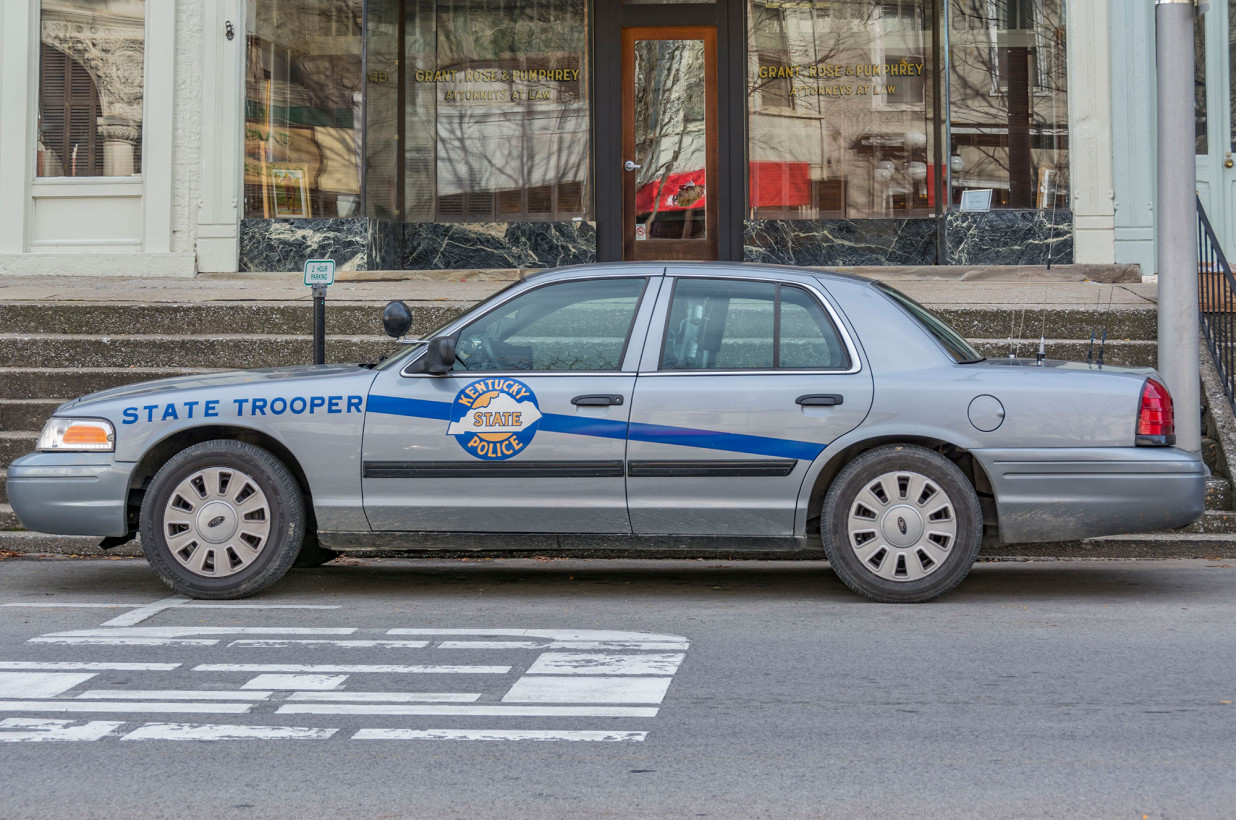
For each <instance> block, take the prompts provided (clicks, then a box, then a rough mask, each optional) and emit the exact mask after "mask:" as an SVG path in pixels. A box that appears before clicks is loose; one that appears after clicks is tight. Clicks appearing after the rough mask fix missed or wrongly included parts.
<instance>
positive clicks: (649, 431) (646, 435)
mask: <svg viewBox="0 0 1236 820" xmlns="http://www.w3.org/2000/svg"><path fill="white" fill-rule="evenodd" d="M366 409H367V410H368V411H369V412H371V413H382V414H384V415H389V416H410V417H412V418H420V419H434V420H437V421H450V419H451V405H450V403H449V402H442V401H426V400H424V399H406V398H400V397H398V396H378V395H371V396H370V397H369V401H368V403H367V404H366ZM539 429H541V430H545V431H548V432H553V433H568V434H570V435H576V436H594V437H597V438H617V439H621V438H630V439H631V440H632V441H646V442H651V443H653V444H673V445H677V446H679V447H699V448H701V449H705V450H723V451H726V452H730V453H744V454H747V455H756V456H769V457H771V458H795V459H802V460H805V461H812V460H814V459H815V458H816V456H818V455H819V454H820V453H822V452H824V445H823V444H819V443H817V442H814V441H794V440H792V439H784V438H772V437H770V436H746V435H742V434H739V433H721V432H717V431H715V430H697V429H694V428H691V427H669V426H666V425H662V424H643V423H641V422H632V423H631V424H629V425H628V424H627V423H626V422H623V421H610V420H608V419H590V418H584V417H581V416H566V415H562V414H559V413H545V414H544V415H542V416H541V424H540V428H539Z"/></svg>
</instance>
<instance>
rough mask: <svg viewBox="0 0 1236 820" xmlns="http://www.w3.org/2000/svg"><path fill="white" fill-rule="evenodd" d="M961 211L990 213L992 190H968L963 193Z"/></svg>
mask: <svg viewBox="0 0 1236 820" xmlns="http://www.w3.org/2000/svg"><path fill="white" fill-rule="evenodd" d="M961 210H963V211H990V210H991V189H990V188H968V189H966V190H964V191H962V192H961Z"/></svg>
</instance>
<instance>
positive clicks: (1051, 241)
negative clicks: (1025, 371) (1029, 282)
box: [1036, 191, 1059, 367]
mask: <svg viewBox="0 0 1236 820" xmlns="http://www.w3.org/2000/svg"><path fill="white" fill-rule="evenodd" d="M1044 193H1046V191H1044ZM1058 201H1059V200H1058V198H1057V196H1056V192H1055V191H1052V195H1051V226H1050V227H1049V228H1048V231H1047V272H1048V273H1051V254H1052V250H1053V249H1054V248H1055V246H1056V205H1057V204H1058ZM1043 295H1044V296H1046V295H1047V282H1046V280H1044V282H1043ZM1039 307H1040V309H1041V310H1042V312H1043V321H1042V323H1041V324H1040V325H1039V355H1038V359H1037V362H1036V363H1037V364H1038V366H1039V367H1042V366H1043V362H1044V360H1046V359H1047V300H1046V299H1043V300H1042V303H1041V304H1040V306H1039Z"/></svg>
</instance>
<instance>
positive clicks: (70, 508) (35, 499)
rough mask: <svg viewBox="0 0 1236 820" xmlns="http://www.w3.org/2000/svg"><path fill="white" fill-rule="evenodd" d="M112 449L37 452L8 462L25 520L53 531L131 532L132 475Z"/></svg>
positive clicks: (12, 496) (13, 500)
mask: <svg viewBox="0 0 1236 820" xmlns="http://www.w3.org/2000/svg"><path fill="white" fill-rule="evenodd" d="M135 466H137V465H135V464H133V463H129V462H117V461H115V460H114V455H113V454H112V453H32V454H31V455H28V456H22V457H21V458H19V459H17V460H16V461H14V462H13V463H12V464H10V465H9V476H8V493H9V504H11V505H12V507H13V512H15V513H17V518H18V520H19V521H21V523H22V526H24V527H25V528H26V529H28V530H34V531H35V532H46V533H51V534H52V535H97V536H100V537H102V536H109V535H110V536H115V535H127V534H128V532H129V523H128V520H127V518H128V516H127V513H128V499H129V477H130V476H131V475H132V473H133V468H134V467H135Z"/></svg>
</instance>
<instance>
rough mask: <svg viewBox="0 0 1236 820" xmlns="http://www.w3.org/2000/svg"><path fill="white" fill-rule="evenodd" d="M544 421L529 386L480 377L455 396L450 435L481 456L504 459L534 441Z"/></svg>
mask: <svg viewBox="0 0 1236 820" xmlns="http://www.w3.org/2000/svg"><path fill="white" fill-rule="evenodd" d="M540 421H541V409H540V407H539V406H538V405H537V402H536V396H535V395H534V394H533V393H532V388H530V387H528V385H526V384H524V383H523V382H521V381H516V380H515V379H479V380H477V381H474V382H472V383H471V384H469V385H468V386H466V387H464V388H463V389H462V390H460V391H459V393H458V394H457V395H456V396H455V401H454V402H453V403H452V404H451V423H450V426H448V427H447V428H446V434H447V435H448V436H454V437H455V440H456V441H458V442H459V446H460V447H463V448H464V449H465V450H467V451H468V453H469V454H471V455H473V456H476V457H477V458H481V459H485V460H486V461H502V460H503V459H508V458H510V457H511V456H513V455H515V454H516V453H518V452H520V451H522V450H523V449H524V448H525V447H527V446H528V445H529V444H530V443H532V437H533V436H535V435H536V429H537V426H538V425H539V424H540Z"/></svg>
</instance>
